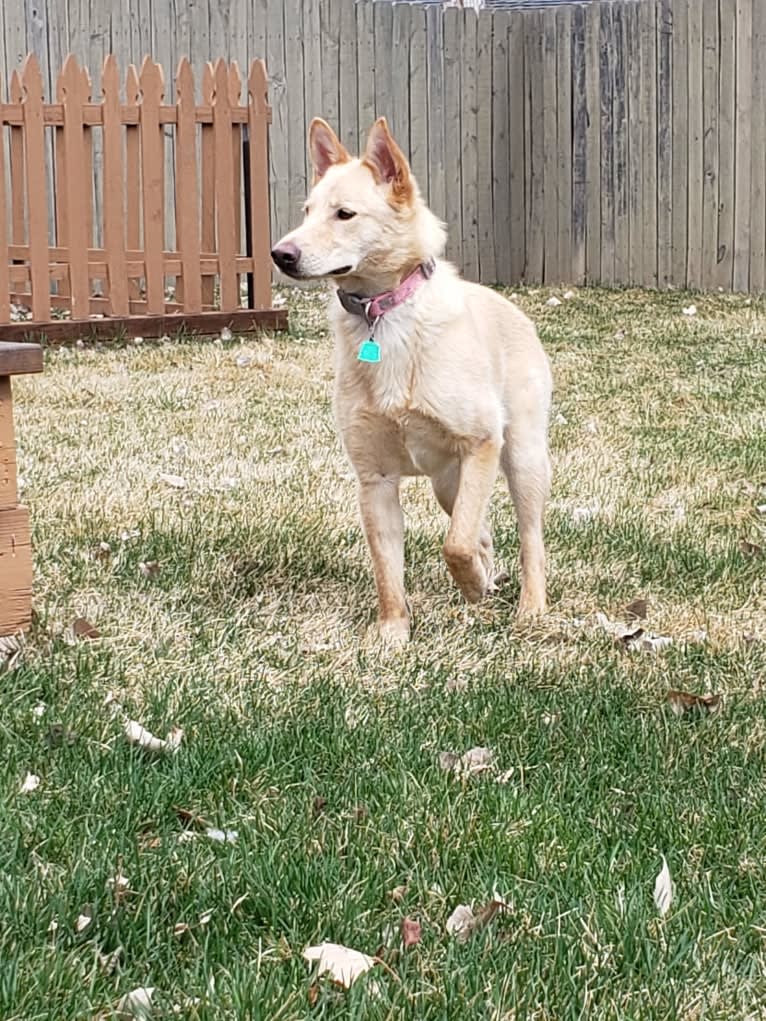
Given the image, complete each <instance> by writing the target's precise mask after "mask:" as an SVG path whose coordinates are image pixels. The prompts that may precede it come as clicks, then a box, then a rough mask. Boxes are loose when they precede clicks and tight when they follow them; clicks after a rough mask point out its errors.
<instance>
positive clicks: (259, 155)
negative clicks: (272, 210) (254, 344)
mask: <svg viewBox="0 0 766 1021" xmlns="http://www.w3.org/2000/svg"><path fill="white" fill-rule="evenodd" d="M267 90H268V83H267V78H266V65H265V64H264V62H263V61H262V60H254V61H253V63H252V64H251V65H250V74H249V76H248V97H249V105H248V109H249V114H250V125H249V130H250V204H251V211H250V222H251V224H252V233H253V252H252V256H253V263H254V265H253V275H254V291H255V294H254V299H255V307H256V308H257V309H265V308H268V307H269V306H270V305H271V256H270V251H271V240H270V234H269V134H268V132H269V128H268V125H269V118H270V116H271V112H270V110H269V107H268V104H267V101H266V95H267Z"/></svg>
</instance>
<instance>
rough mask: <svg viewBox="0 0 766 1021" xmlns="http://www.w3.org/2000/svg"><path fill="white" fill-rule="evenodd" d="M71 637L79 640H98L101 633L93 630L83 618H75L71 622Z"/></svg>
mask: <svg viewBox="0 0 766 1021" xmlns="http://www.w3.org/2000/svg"><path fill="white" fill-rule="evenodd" d="M72 635H73V636H74V637H75V638H80V639H85V638H88V639H94V638H100V637H101V632H100V631H99V630H98V628H95V627H94V626H93V625H92V624H91V622H90V621H89V620H87V619H86V618H85V617H76V618H75V619H74V620H73V621H72Z"/></svg>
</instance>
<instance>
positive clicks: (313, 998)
mask: <svg viewBox="0 0 766 1021" xmlns="http://www.w3.org/2000/svg"><path fill="white" fill-rule="evenodd" d="M308 998H309V1007H316V1002H317V1000H318V999H319V986H318V985H317V984H316V982H313V983H312V984H311V985H310V986H309V991H308Z"/></svg>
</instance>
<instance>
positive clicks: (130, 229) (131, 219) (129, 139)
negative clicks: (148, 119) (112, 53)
mask: <svg viewBox="0 0 766 1021" xmlns="http://www.w3.org/2000/svg"><path fill="white" fill-rule="evenodd" d="M139 98H140V87H139V84H138V71H137V70H136V67H135V65H134V64H131V65H130V67H129V68H128V72H127V75H126V79H125V104H126V111H127V112H128V113H130V114H134V115H135V116H136V117H138V101H139ZM138 130H139V129H138V124H136V125H135V126H134V127H132V126H128V127H126V128H125V168H126V175H125V216H126V221H127V230H126V234H127V241H128V248H129V249H131V250H132V251H136V250H137V249H139V248H140V247H141V191H140V189H141V151H140V140H139V134H138ZM128 293H129V295H130V297H131V299H137V298H139V297H140V290H139V286H138V281H137V280H135V279H129V280H128Z"/></svg>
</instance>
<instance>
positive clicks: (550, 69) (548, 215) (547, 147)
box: [541, 8, 562, 284]
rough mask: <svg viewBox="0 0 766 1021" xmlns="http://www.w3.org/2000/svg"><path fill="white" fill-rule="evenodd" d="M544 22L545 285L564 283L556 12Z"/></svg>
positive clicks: (546, 13) (547, 13)
mask: <svg viewBox="0 0 766 1021" xmlns="http://www.w3.org/2000/svg"><path fill="white" fill-rule="evenodd" d="M542 20H543V97H542V98H543V106H542V115H543V119H542V122H541V124H542V128H543V211H542V212H543V224H544V241H543V258H544V262H543V279H544V281H545V283H546V284H557V283H560V282H561V279H562V275H561V272H560V270H559V236H558V227H559V220H558V217H559V178H558V173H559V161H558V103H559V82H558V70H557V67H556V11H555V9H554V8H550V9H549V10H546V11H544V12H543V14H542Z"/></svg>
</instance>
